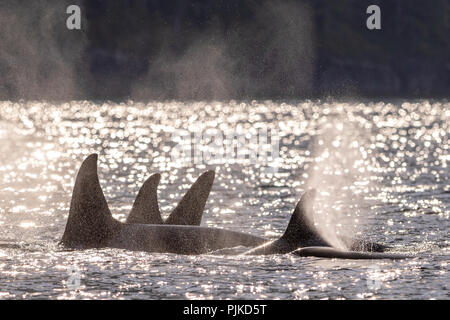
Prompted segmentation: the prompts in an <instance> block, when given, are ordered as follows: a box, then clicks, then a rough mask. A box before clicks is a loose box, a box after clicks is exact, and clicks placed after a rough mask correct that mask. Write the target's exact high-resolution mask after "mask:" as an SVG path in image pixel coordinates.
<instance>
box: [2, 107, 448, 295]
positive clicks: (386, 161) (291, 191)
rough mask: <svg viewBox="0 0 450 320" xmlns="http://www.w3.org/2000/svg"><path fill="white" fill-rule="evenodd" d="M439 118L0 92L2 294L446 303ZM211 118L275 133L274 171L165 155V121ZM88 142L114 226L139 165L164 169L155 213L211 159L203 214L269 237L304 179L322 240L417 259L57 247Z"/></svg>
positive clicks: (229, 128)
mask: <svg viewBox="0 0 450 320" xmlns="http://www.w3.org/2000/svg"><path fill="white" fill-rule="evenodd" d="M449 124H450V104H449V103H448V102H432V101H419V102H412V101H410V102H408V101H404V102H393V103H389V102H376V103H372V102H371V103H340V102H312V101H302V102H297V103H283V102H272V101H252V102H242V103H240V102H235V101H231V102H196V103H183V102H166V103H163V102H151V103H148V104H143V103H134V102H127V103H120V104H114V103H103V104H97V103H94V102H90V101H75V102H68V103H62V104H51V103H45V102H24V103H13V102H1V103H0V151H1V152H0V226H1V228H2V231H3V232H2V235H1V238H0V279H1V283H2V286H1V288H0V299H10V298H44V297H51V298H59V299H62V298H87V299H91V298H92V299H94V298H95V299H102V298H103V299H108V298H144V299H160V298H167V299H171V298H177V299H178V298H181V299H185V298H187V299H190V298H200V299H209V298H219V299H224V298H231V299H235V298H236V299H237V298H246V299H247V298H268V299H322V298H332V299H341V298H344V299H360V298H376V299H388V298H405V299H409V298H411V299H423V298H445V299H448V298H449V294H448V292H449V282H448V274H449V264H448V258H449V242H450V239H449V236H448V227H449V223H448V220H449V214H450V189H449V178H450V170H449V167H448V165H449V161H450V152H449V143H448V142H449V136H450V128H449ZM208 128H209V129H211V128H213V129H214V128H215V129H216V130H219V131H220V132H221V133H222V135H223V137H225V140H226V141H227V138H226V137H228V136H230V135H232V134H234V133H240V132H243V133H247V134H251V133H255V132H258V130H259V129H261V128H264V129H265V130H267V132H271V133H274V134H275V135H276V136H277V137H279V158H278V159H275V160H273V162H272V163H270V165H274V166H275V167H276V169H277V170H276V172H275V173H273V174H267V173H266V172H265V171H264V170H262V168H261V166H259V165H257V164H256V165H255V163H252V162H251V161H244V160H243V161H221V160H220V159H219V161H215V162H214V161H210V162H208V163H193V161H187V160H190V159H182V158H176V157H175V158H174V157H172V156H171V153H172V151H173V150H174V148H176V147H177V146H179V144H177V141H176V139H174V136H175V134H176V133H177V130H180V129H184V130H189V131H190V132H191V133H192V135H194V133H196V132H197V133H198V132H205V130H208ZM271 130H272V131H271ZM203 142H204V141H203ZM244 147H245V149H246V150H248V151H250V152H251V151H255V150H258V148H259V145H258V143H255V142H254V141H250V140H249V141H246V144H245V146H244ZM205 148H206V149H205V150H206V151H210V152H214V151H215V150H216V149H214V146H213V145H211V144H206V146H205ZM92 152H98V153H100V157H99V171H100V181H101V184H102V186H103V189H104V192H105V195H106V197H107V199H108V202H109V205H110V207H111V209H112V212H113V214H114V216H115V217H116V218H117V219H119V220H122V221H123V220H125V219H126V216H127V214H128V212H129V210H130V208H131V205H132V202H133V200H134V196H135V194H136V193H137V191H138V189H139V187H140V186H141V184H142V183H143V181H144V180H145V179H146V178H147V177H148V176H149V175H150V174H151V173H154V172H161V173H162V179H161V183H160V188H159V197H160V207H161V210H162V212H163V213H164V214H167V213H168V212H170V211H171V210H172V209H173V208H174V206H175V205H176V203H177V201H178V200H179V199H180V198H181V197H182V195H183V194H184V192H185V191H186V190H187V189H188V188H189V186H190V185H191V183H192V182H193V181H194V180H195V179H196V178H197V177H198V175H199V174H200V173H201V172H202V171H204V170H206V169H215V170H216V180H215V184H214V187H213V191H212V192H211V195H210V199H209V201H208V204H207V208H206V211H205V214H204V219H203V224H204V225H208V226H215V227H224V228H228V229H233V230H238V231H244V232H250V233H253V234H256V235H262V236H267V237H271V238H275V237H277V236H279V235H280V234H281V233H282V232H283V229H284V227H285V226H286V223H287V221H288V219H289V217H290V214H291V212H292V210H293V207H294V205H295V202H296V200H298V198H299V196H300V195H301V193H302V192H303V191H304V190H305V189H306V188H308V187H317V188H318V189H319V196H318V199H317V201H316V206H315V207H316V215H315V216H314V217H313V218H314V220H315V222H316V223H317V225H318V227H319V228H320V229H321V231H322V232H323V233H324V234H325V235H326V236H327V237H328V239H329V240H330V241H333V242H334V243H335V244H336V245H341V244H340V243H338V241H337V238H336V236H335V235H336V234H345V235H360V236H364V237H365V238H368V239H371V240H374V241H379V242H384V243H387V244H390V245H393V246H394V250H395V251H400V252H408V253H415V254H417V255H418V258H414V259H408V260H403V261H377V262H371V261H341V260H327V259H318V258H298V257H292V256H289V255H284V256H271V257H238V256H228V255H205V256H177V255H170V254H148V253H143V252H128V251H123V250H116V249H104V250H86V251H64V250H62V249H61V248H59V247H58V245H57V242H58V240H59V238H60V236H61V234H62V232H63V230H64V226H65V222H66V219H67V213H68V205H69V201H70V195H71V191H72V187H73V183H74V179H75V175H76V172H77V170H78V167H79V165H80V163H81V161H82V159H83V158H84V157H85V156H86V155H88V154H89V153H92ZM73 272H75V274H79V275H80V277H79V280H80V281H79V290H78V291H76V290H71V288H73V287H71V283H72V282H73V280H74V279H73ZM75 282H76V281H75Z"/></svg>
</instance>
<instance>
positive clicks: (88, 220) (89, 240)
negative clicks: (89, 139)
mask: <svg viewBox="0 0 450 320" xmlns="http://www.w3.org/2000/svg"><path fill="white" fill-rule="evenodd" d="M97 158H98V156H97V154H92V155H90V156H89V157H87V158H86V160H84V162H83V164H82V165H81V167H80V170H79V171H78V175H77V178H76V181H75V186H74V189H73V194H72V200H71V202H70V210H69V218H68V219H67V224H66V228H65V231H64V234H63V237H62V239H61V243H62V244H63V245H65V246H69V247H102V246H104V245H106V243H107V241H108V239H109V238H110V237H111V236H112V234H113V233H114V232H115V230H116V228H117V226H118V225H119V222H118V221H116V220H114V218H113V217H112V215H111V212H110V211H109V208H108V204H107V203H106V199H105V196H104V195H103V191H102V188H101V187H100V182H99V180H98V175H97Z"/></svg>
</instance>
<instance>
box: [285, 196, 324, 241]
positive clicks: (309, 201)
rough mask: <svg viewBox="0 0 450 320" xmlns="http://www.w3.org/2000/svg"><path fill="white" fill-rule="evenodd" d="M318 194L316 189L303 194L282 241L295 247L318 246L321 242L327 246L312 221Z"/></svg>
mask: <svg viewBox="0 0 450 320" xmlns="http://www.w3.org/2000/svg"><path fill="white" fill-rule="evenodd" d="M316 193H317V191H316V190H315V189H311V190H308V191H306V192H305V193H304V194H303V196H302V197H301V199H300V201H299V202H298V203H297V206H296V207H295V210H294V213H293V214H292V216H291V220H289V224H288V226H287V228H286V231H285V232H284V234H283V236H282V237H281V239H283V240H284V241H287V242H288V243H289V244H290V245H292V246H293V247H295V246H300V245H301V246H305V245H307V244H308V243H310V242H311V243H314V244H315V245H318V243H320V242H323V245H326V244H327V243H326V241H325V240H323V238H322V237H321V236H320V235H319V233H318V232H317V230H316V228H315V227H314V223H313V222H312V221H311V219H312V217H313V205H314V199H315V197H316Z"/></svg>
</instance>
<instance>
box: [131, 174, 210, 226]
mask: <svg viewBox="0 0 450 320" xmlns="http://www.w3.org/2000/svg"><path fill="white" fill-rule="evenodd" d="M214 176H215V173H214V171H206V172H204V173H203V174H202V175H201V176H200V177H199V178H198V179H197V181H195V183H194V184H193V185H192V186H191V188H190V189H189V190H188V191H187V192H186V194H185V195H184V196H183V198H182V199H181V201H180V202H179V203H178V205H177V206H176V208H175V209H174V210H173V211H172V213H171V214H170V215H169V217H168V218H167V219H166V220H163V219H162V217H161V212H160V210H159V205H158V195H157V188H158V184H159V181H160V180H161V175H160V174H159V173H155V174H153V175H152V176H150V178H148V179H147V180H146V181H145V182H144V184H143V185H142V187H141V189H140V190H139V192H138V195H137V196H136V200H135V201H134V204H133V207H132V209H131V212H130V214H129V215H128V218H127V220H126V222H127V223H141V224H171V225H192V226H199V225H200V223H201V221H202V215H203V210H204V209H205V205H206V201H207V200H208V196H209V193H210V191H211V188H212V185H213V182H214Z"/></svg>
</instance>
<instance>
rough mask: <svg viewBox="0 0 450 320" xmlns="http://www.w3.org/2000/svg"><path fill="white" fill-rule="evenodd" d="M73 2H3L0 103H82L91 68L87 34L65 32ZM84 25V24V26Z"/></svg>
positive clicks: (0, 10) (0, 20) (0, 11)
mask: <svg viewBox="0 0 450 320" xmlns="http://www.w3.org/2000/svg"><path fill="white" fill-rule="evenodd" d="M72 3H73V1H69V0H62V1H51V2H49V1H45V0H36V1H13V0H4V1H2V2H1V3H0V73H1V74H2V77H1V78H0V99H2V100H4V99H5V98H8V99H11V98H15V99H37V100H44V99H46V100H62V99H74V98H77V97H78V98H79V97H81V96H83V95H82V92H83V89H82V88H83V87H82V84H81V79H79V78H78V76H79V75H80V74H82V73H83V72H84V70H85V68H87V66H86V65H85V63H84V61H83V58H84V48H85V45H86V39H85V34H84V33H83V32H70V31H69V30H68V29H67V28H66V19H67V17H68V15H67V14H66V8H67V6H69V5H70V4H72ZM83 22H84V23H85V21H83Z"/></svg>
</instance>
